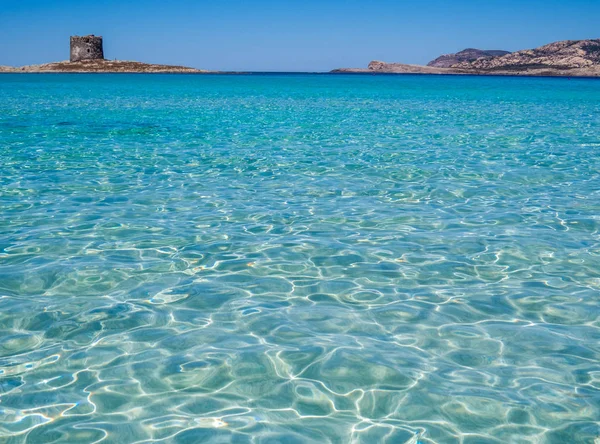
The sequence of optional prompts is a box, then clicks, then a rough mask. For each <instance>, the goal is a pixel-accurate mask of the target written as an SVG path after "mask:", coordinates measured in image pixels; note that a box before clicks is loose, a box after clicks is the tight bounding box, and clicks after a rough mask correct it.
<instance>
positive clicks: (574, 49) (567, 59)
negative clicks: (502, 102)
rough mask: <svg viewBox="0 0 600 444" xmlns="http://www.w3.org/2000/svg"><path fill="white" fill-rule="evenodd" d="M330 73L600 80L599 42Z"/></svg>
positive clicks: (476, 52)
mask: <svg viewBox="0 0 600 444" xmlns="http://www.w3.org/2000/svg"><path fill="white" fill-rule="evenodd" d="M331 72H332V73H373V74H376V73H390V74H454V75H460V74H463V75H465V74H466V75H468V74H471V75H473V74H476V75H519V76H551V77H559V76H560V77H600V39H595V40H563V41H560V42H554V43H550V44H548V45H545V46H541V47H539V48H535V49H525V50H522V51H517V52H513V53H510V52H508V51H499V50H493V51H483V50H479V49H473V48H469V49H466V50H464V51H461V52H458V53H456V54H445V55H443V56H441V57H438V58H437V59H435V60H432V61H431V62H429V63H428V64H427V66H422V65H407V64H403V63H386V62H380V61H376V60H375V61H372V62H371V63H369V66H368V68H366V69H365V68H339V69H334V70H333V71H331Z"/></svg>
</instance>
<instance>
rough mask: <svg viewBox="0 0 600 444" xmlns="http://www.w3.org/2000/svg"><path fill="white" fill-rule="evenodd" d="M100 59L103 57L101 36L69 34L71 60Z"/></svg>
mask: <svg viewBox="0 0 600 444" xmlns="http://www.w3.org/2000/svg"><path fill="white" fill-rule="evenodd" d="M102 59H104V49H103V47H102V37H101V36H95V35H86V36H83V37H80V36H77V35H75V36H71V57H70V61H71V62H79V61H81V60H102Z"/></svg>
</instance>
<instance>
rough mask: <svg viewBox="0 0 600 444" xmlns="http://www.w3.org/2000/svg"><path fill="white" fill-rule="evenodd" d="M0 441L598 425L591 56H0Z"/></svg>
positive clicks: (576, 436) (574, 439)
mask: <svg viewBox="0 0 600 444" xmlns="http://www.w3.org/2000/svg"><path fill="white" fill-rule="evenodd" d="M0 442H3V443H8V444H13V443H100V442H102V443H286V444H287V443H341V444H345V443H394V444H395V443H407V444H432V443H461V444H480V443H569V444H573V443H589V444H594V443H595V444H598V443H599V442H600V81H599V80H594V79H575V78H573V79H567V78H522V77H476V76H418V75H405V76H402V75H400V76H394V75H387V76H386V75H310V74H246V75H158V74H157V75H146V74H144V75H142V74H140V75H137V74H114V75H111V74H87V75H86V74H80V75H78V74H4V75H0Z"/></svg>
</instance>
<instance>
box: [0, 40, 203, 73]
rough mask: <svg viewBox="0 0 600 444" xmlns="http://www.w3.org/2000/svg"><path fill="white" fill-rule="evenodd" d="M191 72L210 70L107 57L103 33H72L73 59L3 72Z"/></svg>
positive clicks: (3, 70) (3, 69)
mask: <svg viewBox="0 0 600 444" xmlns="http://www.w3.org/2000/svg"><path fill="white" fill-rule="evenodd" d="M61 72H62V73H148V74H150V73H188V74H207V73H211V72H214V71H207V70H202V69H196V68H189V67H187V66H177V65H158V64H153V63H142V62H134V61H127V60H107V59H105V58H104V47H103V39H102V37H101V36H95V35H87V36H82V37H80V36H71V44H70V58H69V61H63V62H53V63H45V64H41V65H28V66H21V67H12V66H0V73H61Z"/></svg>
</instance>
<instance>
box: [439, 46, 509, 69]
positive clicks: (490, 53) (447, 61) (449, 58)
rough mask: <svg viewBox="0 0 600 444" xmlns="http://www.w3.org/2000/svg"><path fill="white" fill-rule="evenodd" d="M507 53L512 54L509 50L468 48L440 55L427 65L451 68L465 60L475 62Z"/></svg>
mask: <svg viewBox="0 0 600 444" xmlns="http://www.w3.org/2000/svg"><path fill="white" fill-rule="evenodd" d="M506 54H510V52H509V51H501V50H495V49H491V50H482V49H474V48H467V49H464V50H462V51H460V52H457V53H456V54H444V55H442V56H439V57H438V58H437V59H435V60H432V61H431V62H429V63H428V64H427V66H433V67H436V68H450V67H451V66H453V65H456V64H457V63H463V62H467V63H469V62H474V61H475V60H477V59H479V58H481V57H500V56H503V55H506Z"/></svg>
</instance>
